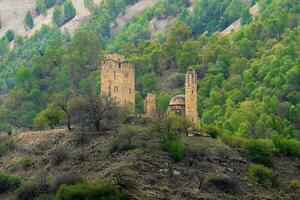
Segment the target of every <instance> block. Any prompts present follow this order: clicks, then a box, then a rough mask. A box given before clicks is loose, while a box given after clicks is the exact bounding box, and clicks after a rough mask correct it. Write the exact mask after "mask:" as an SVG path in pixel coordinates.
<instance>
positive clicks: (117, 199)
mask: <svg viewBox="0 0 300 200" xmlns="http://www.w3.org/2000/svg"><path fill="white" fill-rule="evenodd" d="M56 199H57V200H73V199H78V200H84V199H89V200H101V199H106V200H125V199H127V197H126V195H125V194H124V193H122V192H121V191H120V190H119V189H118V188H117V187H115V186H113V185H110V184H107V183H104V182H98V183H94V184H87V183H79V184H76V185H62V186H61V187H60V188H59V190H58V192H57V194H56Z"/></svg>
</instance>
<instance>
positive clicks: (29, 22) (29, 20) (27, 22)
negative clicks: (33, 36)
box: [24, 11, 34, 29]
mask: <svg viewBox="0 0 300 200" xmlns="http://www.w3.org/2000/svg"><path fill="white" fill-rule="evenodd" d="M33 26H34V23H33V18H32V15H31V12H30V11H28V12H27V14H26V16H25V19H24V27H25V29H32V28H33Z"/></svg>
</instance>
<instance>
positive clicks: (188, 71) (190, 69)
mask: <svg viewBox="0 0 300 200" xmlns="http://www.w3.org/2000/svg"><path fill="white" fill-rule="evenodd" d="M186 73H187V74H195V73H196V72H195V70H194V68H192V67H189V68H188V69H187V72H186Z"/></svg>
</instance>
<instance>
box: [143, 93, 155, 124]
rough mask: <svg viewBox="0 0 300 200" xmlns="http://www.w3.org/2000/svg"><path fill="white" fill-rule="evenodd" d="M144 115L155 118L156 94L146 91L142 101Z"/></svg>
mask: <svg viewBox="0 0 300 200" xmlns="http://www.w3.org/2000/svg"><path fill="white" fill-rule="evenodd" d="M144 113H145V114H144V116H145V117H150V118H153V119H154V118H155V115H156V95H155V94H154V93H148V94H147V97H146V98H145V101H144Z"/></svg>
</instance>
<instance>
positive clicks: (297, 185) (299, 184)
mask: <svg viewBox="0 0 300 200" xmlns="http://www.w3.org/2000/svg"><path fill="white" fill-rule="evenodd" d="M289 185H290V187H291V188H292V189H293V190H296V191H300V180H291V181H290V184H289Z"/></svg>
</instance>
